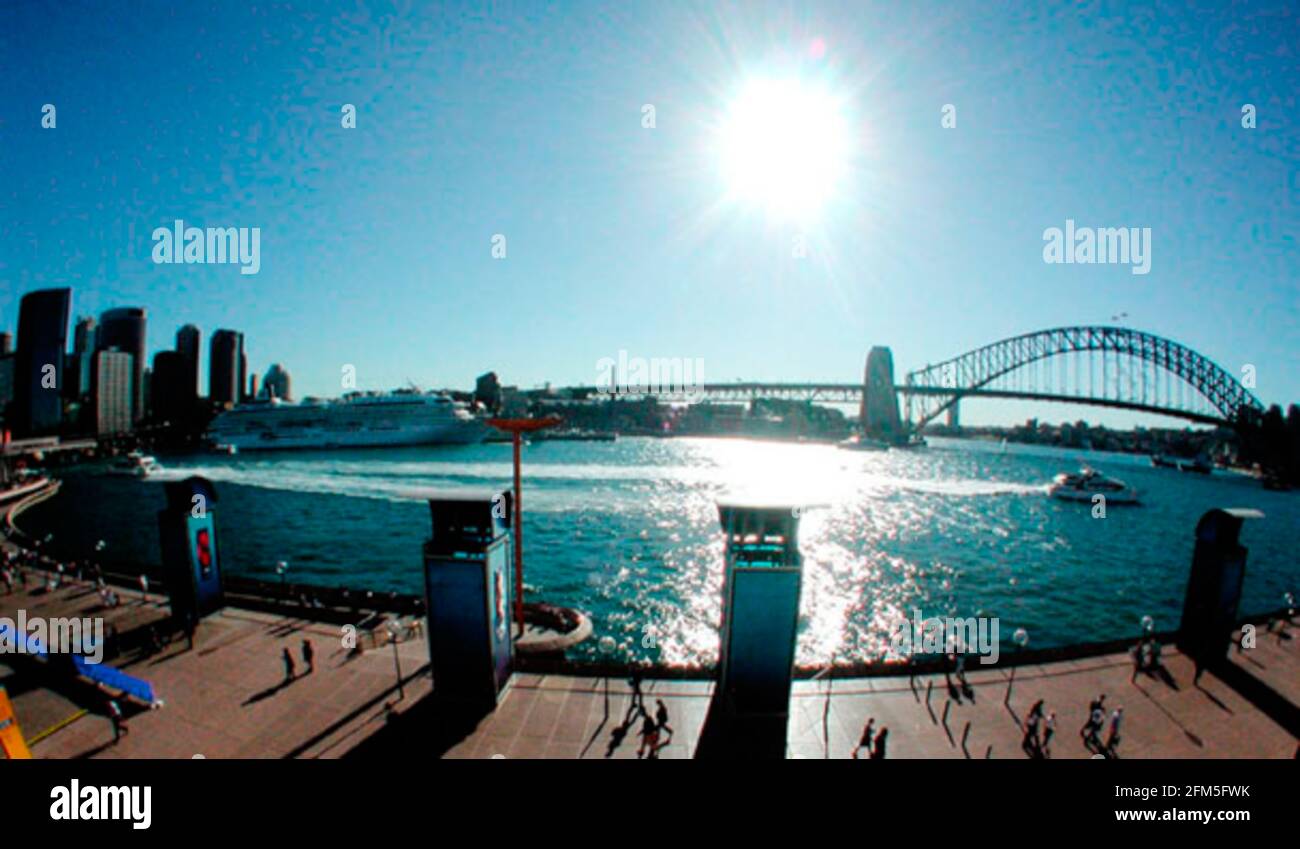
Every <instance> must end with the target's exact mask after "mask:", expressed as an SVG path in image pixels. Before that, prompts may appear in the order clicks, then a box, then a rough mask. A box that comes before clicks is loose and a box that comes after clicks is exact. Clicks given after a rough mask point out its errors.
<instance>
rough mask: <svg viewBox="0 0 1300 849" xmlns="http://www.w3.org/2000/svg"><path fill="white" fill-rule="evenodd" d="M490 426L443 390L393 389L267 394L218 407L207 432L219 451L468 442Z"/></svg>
mask: <svg viewBox="0 0 1300 849" xmlns="http://www.w3.org/2000/svg"><path fill="white" fill-rule="evenodd" d="M490 431H491V428H490V427H489V426H488V424H487V423H486V422H485V421H483V420H482V419H479V418H475V417H474V416H473V415H472V414H471V413H470V412H469V410H468V409H466V407H465V405H464V404H460V403H457V402H455V401H453V400H452V399H451V398H448V397H447V396H446V395H441V394H436V393H426V392H420V391H418V390H414V389H412V390H397V391H395V392H382V393H378V392H369V393H365V392H352V393H349V394H347V395H344V396H343V397H342V398H339V399H337V400H334V399H331V400H323V399H316V398H308V399H305V400H304V401H302V402H301V403H290V402H287V401H281V400H280V399H278V398H272V399H270V400H264V401H254V402H252V403H248V404H241V405H239V406H237V407H233V408H231V409H229V410H227V411H226V412H224V413H221V414H220V415H219V416H217V417H216V418H215V419H213V421H212V425H211V426H210V427H209V428H208V433H207V438H208V440H209V441H210V442H211V443H212V445H213V446H214V447H216V449H217V450H219V451H227V452H231V451H232V450H233V451H234V452H243V451H263V450H272V449H283V448H374V447H391V446H402V445H439V444H453V445H468V444H473V443H478V442H482V441H483V440H484V438H486V437H487V435H488V433H489V432H490Z"/></svg>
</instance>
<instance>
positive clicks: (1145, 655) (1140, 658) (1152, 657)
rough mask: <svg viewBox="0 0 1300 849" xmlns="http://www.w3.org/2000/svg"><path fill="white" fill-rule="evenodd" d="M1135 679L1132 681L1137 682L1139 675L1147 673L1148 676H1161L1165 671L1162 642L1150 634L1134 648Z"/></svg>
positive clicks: (1131, 679)
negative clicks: (1162, 659) (1161, 648)
mask: <svg viewBox="0 0 1300 849" xmlns="http://www.w3.org/2000/svg"><path fill="white" fill-rule="evenodd" d="M1132 654H1133V677H1132V678H1130V679H1129V680H1130V681H1136V680H1137V677H1138V673H1141V672H1145V673H1146V674H1148V675H1160V674H1162V673H1163V672H1164V671H1165V667H1164V664H1163V663H1162V662H1161V660H1160V641H1159V640H1157V639H1156V638H1155V637H1153V636H1152V635H1150V634H1147V635H1146V636H1144V637H1143V638H1142V639H1141V640H1140V641H1139V642H1138V644H1137V645H1136V646H1134V647H1133V651H1132Z"/></svg>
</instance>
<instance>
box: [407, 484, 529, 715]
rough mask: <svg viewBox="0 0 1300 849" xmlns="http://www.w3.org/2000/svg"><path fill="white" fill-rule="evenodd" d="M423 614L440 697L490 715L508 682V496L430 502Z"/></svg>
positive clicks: (458, 496) (510, 645)
mask: <svg viewBox="0 0 1300 849" xmlns="http://www.w3.org/2000/svg"><path fill="white" fill-rule="evenodd" d="M429 509H430V511H431V512H432V514H433V536H432V537H431V538H430V539H429V541H428V542H426V543H425V544H424V587H425V609H426V610H427V611H428V614H429V662H430V665H431V666H432V668H433V690H434V695H435V696H436V697H437V699H438V700H439V701H440V702H443V703H444V704H455V705H460V706H462V707H465V708H470V709H475V710H483V711H489V710H492V709H494V708H495V707H496V703H497V698H498V697H499V696H500V694H501V692H502V691H503V690H504V689H505V687H506V684H507V683H508V682H509V680H510V672H511V665H512V663H513V660H514V642H513V640H512V639H511V628H510V613H511V602H512V599H511V590H510V587H511V570H512V569H513V566H514V564H513V558H512V552H511V548H510V544H511V536H510V518H511V516H510V511H511V500H510V496H509V494H508V493H500V492H497V493H488V494H484V495H462V494H456V495H448V496H445V497H441V498H431V499H429Z"/></svg>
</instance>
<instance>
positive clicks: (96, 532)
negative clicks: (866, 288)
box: [19, 438, 1300, 665]
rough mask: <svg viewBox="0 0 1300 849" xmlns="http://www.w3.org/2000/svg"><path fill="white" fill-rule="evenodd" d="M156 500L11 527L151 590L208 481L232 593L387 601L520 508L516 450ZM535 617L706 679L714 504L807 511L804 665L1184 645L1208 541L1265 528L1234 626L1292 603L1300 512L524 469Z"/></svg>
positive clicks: (1214, 499) (765, 449) (74, 474)
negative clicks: (173, 530)
mask: <svg viewBox="0 0 1300 849" xmlns="http://www.w3.org/2000/svg"><path fill="white" fill-rule="evenodd" d="M1085 460H1086V462H1088V463H1089V464H1091V465H1093V466H1094V467H1096V468H1097V469H1099V470H1101V471H1103V472H1105V473H1106V474H1109V475H1113V476H1116V477H1119V478H1122V479H1123V480H1125V481H1126V482H1128V483H1129V484H1131V485H1133V486H1134V487H1136V488H1137V489H1138V490H1139V491H1140V493H1141V495H1142V504H1141V505H1140V506H1136V507H1124V506H1111V507H1109V508H1108V509H1107V512H1106V516H1105V518H1094V517H1093V515H1092V509H1091V506H1090V505H1088V504H1077V503H1065V502H1060V501H1056V500H1054V499H1051V498H1049V497H1048V496H1047V485H1048V483H1049V481H1050V480H1051V478H1052V476H1053V475H1054V474H1056V473H1057V472H1060V471H1068V470H1073V469H1076V468H1077V467H1078V466H1079V464H1080V462H1081V461H1085ZM163 465H164V467H165V470H164V472H163V473H162V474H160V475H158V476H157V477H154V478H150V479H148V480H136V479H131V478H121V477H109V476H103V475H99V474H96V473H95V470H94V467H89V466H87V467H82V468H78V469H72V470H66V471H65V472H63V473H62V476H63V478H64V481H65V483H64V487H63V489H62V491H61V492H60V494H59V495H58V496H57V497H56V498H54V499H51V500H50V501H47V502H45V503H43V504H41V505H38V506H36V507H35V508H33V509H32V510H30V511H29V512H27V513H25V514H24V515H23V516H22V517H21V518H20V520H19V525H20V527H22V528H23V529H24V530H26V531H28V532H29V533H32V534H34V535H36V536H38V537H43V536H45V535H46V534H52V535H53V539H52V540H51V543H50V547H51V548H52V549H53V550H54V551H55V552H56V553H59V554H61V555H62V556H65V557H77V556H87V555H89V553H90V552H91V551H92V549H93V548H94V545H95V543H96V541H98V540H103V541H104V542H105V544H106V550H105V554H106V555H107V556H108V559H109V560H110V561H112V562H114V563H117V564H124V563H128V562H131V563H147V564H152V565H151V568H157V567H156V564H157V563H158V562H159V560H160V556H159V553H158V540H157V523H156V513H157V511H158V510H159V509H160V508H161V506H162V503H163V493H162V487H161V486H160V484H159V481H164V480H174V479H178V478H182V477H185V476H188V475H191V474H199V475H203V476H206V477H208V478H210V479H211V480H213V481H215V482H216V484H217V487H218V491H219V497H220V500H219V503H218V504H217V506H216V509H217V516H218V519H217V521H218V524H219V529H220V534H221V538H220V539H221V545H222V549H223V552H224V556H225V564H226V568H227V569H228V570H231V571H232V572H233V573H236V574H244V575H250V576H256V577H263V578H268V579H272V580H274V579H275V564H276V562H277V561H280V560H284V561H287V562H288V564H289V579H290V580H292V581H295V582H301V583H319V584H324V585H345V586H351V587H363V588H367V589H375V590H401V591H405V592H417V593H418V592H420V591H421V582H420V580H421V579H420V569H419V563H420V546H421V543H422V542H423V540H424V539H426V538H427V537H428V534H429V510H428V507H427V505H426V503H425V501H424V499H425V498H426V497H427V496H428V495H429V494H430V493H432V492H435V491H447V490H457V489H461V490H479V491H483V490H487V489H490V488H494V487H495V488H505V487H508V486H509V485H510V479H511V466H510V446H509V445H504V444H493V445H476V446H447V447H423V448H408V449H396V450H366V451H339V452H310V453H308V452H301V453H297V452H281V453H270V454H246V455H236V456H215V455H198V456H193V457H179V458H175V457H174V458H164V459H163ZM524 487H525V498H524V504H525V514H524V529H525V544H526V550H525V565H526V575H525V580H526V589H527V593H528V595H529V597H530V598H531V599H534V600H544V601H549V602H553V603H557V604H562V605H567V606H571V607H576V608H579V609H581V610H584V611H586V612H588V613H589V614H590V615H591V616H592V619H593V622H594V624H595V636H594V638H593V639H591V640H589V641H587V642H586V643H585V644H583V645H582V646H580V647H579V648H578V649H576V650H574V652H573V656H574V658H575V659H579V660H582V659H597V658H608V659H623V660H625V659H629V658H640V659H651V660H655V661H658V662H661V663H668V664H681V665H688V664H699V663H707V662H710V661H712V660H713V659H714V658H715V657H716V653H717V630H716V629H717V622H718V619H719V615H720V606H719V592H720V586H721V568H720V564H721V557H722V541H721V534H720V530H719V526H718V520H717V509H716V502H717V501H718V500H719V499H722V498H727V497H740V498H746V499H754V498H757V499H773V500H777V501H781V502H785V503H791V504H799V505H803V506H807V507H809V508H811V509H808V510H806V511H805V512H804V516H803V520H802V525H801V543H802V545H801V547H802V551H803V553H804V560H805V565H804V570H805V577H804V585H803V602H802V607H803V616H802V622H801V627H800V636H799V647H798V657H799V661H800V662H801V663H806V664H817V663H826V662H847V661H849V660H861V659H874V658H879V657H882V656H884V654H885V653H886V652H887V650H888V647H889V643H890V638H891V635H892V634H893V632H894V630H895V628H896V627H897V626H898V625H899V623H900V622H901V620H902V619H903V618H905V617H911V616H912V615H913V611H914V610H917V609H919V610H921V611H922V613H923V615H924V616H925V617H930V616H963V617H965V616H996V617H999V618H1000V620H1001V623H1000V624H1001V632H1002V634H1003V639H1004V641H1006V643H1007V645H1010V640H1009V636H1010V634H1011V632H1012V631H1013V630H1014V629H1016V628H1024V629H1026V631H1027V632H1028V633H1029V635H1030V643H1031V645H1032V646H1034V647H1048V646H1059V645H1066V644H1071V643H1076V642H1082V641H1093V640H1102V639H1109V638H1115V637H1123V636H1127V635H1131V634H1136V633H1137V632H1138V629H1139V621H1140V619H1141V618H1142V617H1143V616H1145V615H1150V616H1152V617H1154V618H1155V620H1156V627H1157V628H1159V629H1162V630H1163V629H1172V628H1174V627H1176V626H1177V622H1178V617H1179V614H1180V611H1181V603H1182V597H1183V591H1184V589H1185V585H1186V580H1187V572H1188V566H1189V563H1190V558H1191V552H1192V545H1193V540H1192V531H1193V528H1194V527H1195V523H1196V520H1197V518H1198V517H1199V516H1200V515H1201V514H1202V513H1203V512H1204V511H1205V510H1207V509H1210V508H1212V507H1257V508H1259V509H1261V510H1262V511H1263V512H1264V513H1265V514H1266V518H1265V519H1263V520H1260V521H1253V522H1250V523H1248V524H1247V527H1246V530H1245V531H1244V532H1243V542H1244V544H1245V545H1246V546H1247V547H1248V548H1249V549H1250V556H1249V561H1248V567H1247V577H1246V585H1245V590H1244V599H1243V604H1242V611H1243V613H1247V614H1249V613H1256V612H1262V611H1269V610H1274V609H1277V608H1279V607H1281V606H1282V605H1283V594H1284V593H1286V592H1291V593H1295V592H1296V591H1297V589H1300V560H1298V558H1297V554H1296V548H1297V546H1296V543H1297V540H1300V498H1297V497H1296V496H1295V495H1293V494H1288V493H1276V492H1269V491H1266V490H1264V489H1263V488H1262V487H1261V486H1260V485H1259V483H1258V482H1256V481H1254V480H1251V479H1249V478H1246V477H1243V476H1240V475H1236V474H1231V473H1223V472H1217V471H1216V472H1215V474H1214V475H1212V476H1202V475H1196V474H1186V473H1181V472H1178V471H1176V470H1170V469H1157V468H1152V467H1151V466H1150V465H1149V463H1148V461H1147V460H1146V458H1144V457H1134V456H1125V455H1111V454H1101V453H1096V452H1088V453H1086V454H1084V453H1082V452H1079V451H1065V450H1057V449H1047V448H1039V447H1031V446H1015V445H1012V446H1009V448H1007V449H1006V450H1005V451H1003V450H1002V449H1001V448H1000V447H999V446H997V445H994V444H989V443H981V442H968V441H955V440H938V439H936V440H932V443H931V446H930V447H929V448H926V449H922V450H914V451H889V452H882V453H874V452H851V451H842V450H838V449H836V448H835V447H834V446H827V445H811V444H792V443H774V442H760V441H753V440H740V439H633V438H625V439H620V440H619V441H618V442H613V443H581V442H577V443H575V442H567V443H561V442H556V443H539V444H536V445H532V446H528V447H527V448H525V450H524Z"/></svg>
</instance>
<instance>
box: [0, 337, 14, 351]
mask: <svg viewBox="0 0 1300 849" xmlns="http://www.w3.org/2000/svg"><path fill="white" fill-rule="evenodd" d="M13 352H14V335H13V334H12V333H0V357H3V356H4V355H5V354H12V353H13Z"/></svg>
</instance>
